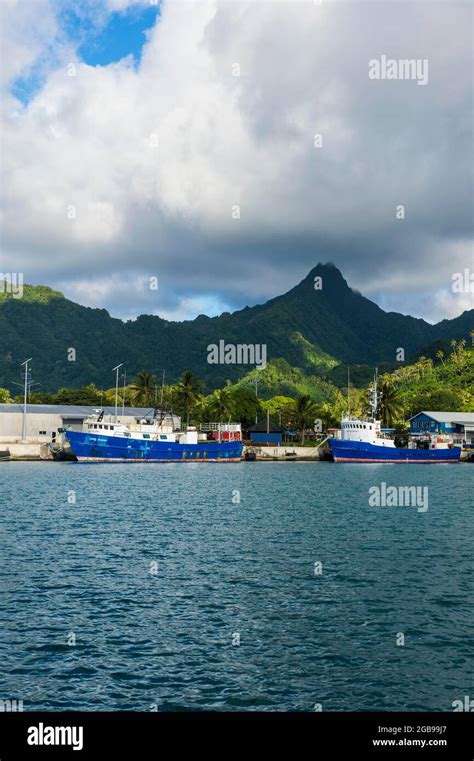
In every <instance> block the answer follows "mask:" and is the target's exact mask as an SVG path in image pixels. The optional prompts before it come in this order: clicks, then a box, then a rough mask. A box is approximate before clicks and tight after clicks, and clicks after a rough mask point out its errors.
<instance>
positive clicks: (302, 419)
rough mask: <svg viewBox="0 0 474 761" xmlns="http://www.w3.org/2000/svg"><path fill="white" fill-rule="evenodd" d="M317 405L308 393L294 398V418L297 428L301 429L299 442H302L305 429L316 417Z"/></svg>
mask: <svg viewBox="0 0 474 761" xmlns="http://www.w3.org/2000/svg"><path fill="white" fill-rule="evenodd" d="M317 411H318V409H317V407H316V404H315V403H314V402H313V400H312V399H311V397H310V396H309V395H308V394H303V395H302V396H298V398H297V399H296V400H295V409H294V418H295V424H296V428H297V430H299V431H301V443H303V442H304V434H305V429H306V428H310V427H311V426H312V425H313V423H314V421H315V419H316V418H317Z"/></svg>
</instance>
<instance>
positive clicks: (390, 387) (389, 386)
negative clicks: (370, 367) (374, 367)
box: [378, 375, 403, 428]
mask: <svg viewBox="0 0 474 761" xmlns="http://www.w3.org/2000/svg"><path fill="white" fill-rule="evenodd" d="M379 392H380V401H379V408H378V412H379V415H380V419H381V421H382V424H383V425H384V426H385V427H387V428H388V427H390V426H391V425H392V423H393V422H394V421H395V420H396V418H398V417H399V416H400V414H402V412H403V409H402V403H401V400H400V390H399V388H398V387H397V386H395V384H394V383H393V381H392V379H391V378H390V376H389V375H382V377H381V378H380V379H379Z"/></svg>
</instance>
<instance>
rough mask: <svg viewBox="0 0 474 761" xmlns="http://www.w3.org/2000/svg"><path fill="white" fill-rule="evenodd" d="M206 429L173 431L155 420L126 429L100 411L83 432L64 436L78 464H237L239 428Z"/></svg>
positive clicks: (215, 425) (217, 425)
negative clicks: (105, 417)
mask: <svg viewBox="0 0 474 761" xmlns="http://www.w3.org/2000/svg"><path fill="white" fill-rule="evenodd" d="M206 428H207V430H206V431H198V430H197V429H196V428H194V427H188V428H187V430H186V431H179V430H173V428H172V426H170V425H165V424H164V422H163V420H161V421H157V420H156V419H155V418H153V419H142V420H141V421H140V423H139V424H137V425H129V426H127V425H123V424H121V423H120V422H116V421H115V420H114V421H112V419H107V420H105V419H104V413H103V412H101V413H100V414H99V415H97V416H92V417H90V418H87V419H86V420H85V421H84V424H83V429H82V431H72V430H68V429H65V431H64V435H65V437H66V440H67V441H68V443H69V445H70V451H71V453H72V454H73V455H74V456H75V457H76V459H77V460H78V461H79V462H240V460H241V456H242V449H243V447H242V432H241V429H240V425H239V424H238V423H224V424H220V423H213V424H210V425H208V426H207V427H206Z"/></svg>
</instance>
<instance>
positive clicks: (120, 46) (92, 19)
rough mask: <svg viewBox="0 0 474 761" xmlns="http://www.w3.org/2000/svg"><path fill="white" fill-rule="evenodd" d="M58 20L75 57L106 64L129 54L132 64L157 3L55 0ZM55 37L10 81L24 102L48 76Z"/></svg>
mask: <svg viewBox="0 0 474 761" xmlns="http://www.w3.org/2000/svg"><path fill="white" fill-rule="evenodd" d="M54 5H55V8H56V9H57V20H58V24H59V27H60V32H61V35H62V37H63V42H64V43H66V44H67V43H69V44H71V45H72V46H73V47H74V48H75V50H76V51H77V55H78V57H79V58H80V59H81V60H82V61H83V62H84V63H86V64H88V65H89V66H107V65H108V64H110V63H115V62H116V61H120V60H121V59H122V58H125V57H126V56H129V55H132V56H133V57H134V59H135V65H138V64H139V62H140V58H141V53H142V49H143V45H144V43H145V42H146V33H147V31H148V30H149V29H151V28H152V27H153V26H154V24H155V22H156V17H157V15H159V12H160V9H159V5H148V4H147V5H131V6H129V7H128V8H126V9H124V10H121V11H112V12H110V11H108V10H107V8H106V6H105V4H104V3H103V2H102V0H99V1H98V2H96V0H90V2H85V3H82V4H81V3H76V2H71V0H57V2H55V4H54ZM55 42H56V41H55V40H52V41H51V45H50V46H49V48H48V49H47V50H46V51H45V52H44V53H43V55H42V56H41V58H40V60H39V61H36V62H35V65H34V66H32V67H31V68H30V70H29V71H28V73H27V74H26V75H25V76H22V77H19V78H18V79H17V80H16V81H15V82H13V84H12V87H11V90H12V93H13V95H14V96H15V97H16V98H18V100H20V101H21V102H22V103H23V104H24V105H26V104H27V103H28V102H29V101H30V100H31V99H32V98H33V97H34V95H35V94H36V93H37V92H38V90H39V89H40V88H41V87H42V85H43V84H44V82H45V79H46V76H47V66H46V61H48V62H49V63H51V62H54V59H55Z"/></svg>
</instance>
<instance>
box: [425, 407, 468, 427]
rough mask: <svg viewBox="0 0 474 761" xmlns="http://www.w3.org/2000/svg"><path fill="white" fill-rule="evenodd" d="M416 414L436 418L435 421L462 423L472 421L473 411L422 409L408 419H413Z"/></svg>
mask: <svg viewBox="0 0 474 761" xmlns="http://www.w3.org/2000/svg"><path fill="white" fill-rule="evenodd" d="M418 415H427V417H430V418H433V420H436V422H437V423H459V424H460V425H462V424H463V423H474V412H439V411H437V410H435V411H434V412H430V411H427V410H422V411H421V412H417V414H416V415H413V417H411V418H410V420H414V419H415V418H416V417H418Z"/></svg>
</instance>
